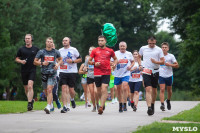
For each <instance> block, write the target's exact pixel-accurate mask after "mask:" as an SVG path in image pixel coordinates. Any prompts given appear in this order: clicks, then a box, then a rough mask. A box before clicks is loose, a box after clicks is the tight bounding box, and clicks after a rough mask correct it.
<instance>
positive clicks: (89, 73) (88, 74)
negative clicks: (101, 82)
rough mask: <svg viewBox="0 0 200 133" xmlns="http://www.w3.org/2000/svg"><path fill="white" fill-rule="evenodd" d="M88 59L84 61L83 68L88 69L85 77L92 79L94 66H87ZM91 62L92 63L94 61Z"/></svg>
mask: <svg viewBox="0 0 200 133" xmlns="http://www.w3.org/2000/svg"><path fill="white" fill-rule="evenodd" d="M88 59H89V58H86V60H85V66H86V67H88V73H87V77H89V78H94V65H89V64H88ZM92 61H94V59H93V60H92Z"/></svg>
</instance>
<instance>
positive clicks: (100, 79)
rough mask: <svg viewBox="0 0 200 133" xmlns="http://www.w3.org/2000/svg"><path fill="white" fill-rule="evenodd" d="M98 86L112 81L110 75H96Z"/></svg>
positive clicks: (95, 79)
mask: <svg viewBox="0 0 200 133" xmlns="http://www.w3.org/2000/svg"><path fill="white" fill-rule="evenodd" d="M94 81H95V84H96V87H101V84H108V85H109V82H110V75H101V76H100V77H94Z"/></svg>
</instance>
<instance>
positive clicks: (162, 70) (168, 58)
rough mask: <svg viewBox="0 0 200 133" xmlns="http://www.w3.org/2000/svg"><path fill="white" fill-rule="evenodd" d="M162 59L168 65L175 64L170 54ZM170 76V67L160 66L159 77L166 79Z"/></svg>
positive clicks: (174, 59)
mask: <svg viewBox="0 0 200 133" xmlns="http://www.w3.org/2000/svg"><path fill="white" fill-rule="evenodd" d="M164 58H165V63H166V62H168V63H170V64H174V63H175V62H177V61H176V58H175V57H174V55H173V54H170V53H168V54H167V55H165V56H164ZM172 75H173V70H172V67H170V66H166V65H160V68H159V76H161V77H164V78H168V77H171V76H172Z"/></svg>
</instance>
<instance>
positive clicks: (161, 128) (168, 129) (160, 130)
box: [133, 122, 200, 133]
mask: <svg viewBox="0 0 200 133" xmlns="http://www.w3.org/2000/svg"><path fill="white" fill-rule="evenodd" d="M173 127H191V129H193V128H194V129H195V128H196V127H197V131H196V132H195V131H192V133H199V132H200V124H193V123H189V124H186V123H184V124H180V123H159V122H154V123H152V124H150V125H147V126H142V127H138V129H137V131H135V132H133V133H173V132H175V133H176V132H178V133H188V132H189V131H180V129H179V131H173Z"/></svg>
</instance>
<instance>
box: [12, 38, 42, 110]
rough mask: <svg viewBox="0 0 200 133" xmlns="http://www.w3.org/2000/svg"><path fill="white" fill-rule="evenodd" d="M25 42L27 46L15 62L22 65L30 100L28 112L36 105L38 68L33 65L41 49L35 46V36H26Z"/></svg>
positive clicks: (19, 52) (22, 75)
mask: <svg viewBox="0 0 200 133" xmlns="http://www.w3.org/2000/svg"><path fill="white" fill-rule="evenodd" d="M24 42H25V44H26V45H25V46H23V47H21V48H19V50H18V51H17V55H16V59H15V61H16V62H17V63H20V64H21V77H22V81H23V85H24V90H25V94H26V97H27V100H28V105H27V110H28V111H31V110H32V109H33V103H34V100H33V95H34V91H33V84H34V80H35V76H36V66H35V65H33V61H34V58H35V55H36V54H37V52H38V51H39V49H38V48H37V47H35V46H33V44H32V43H33V36H32V35H31V34H26V35H25V40H24Z"/></svg>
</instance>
